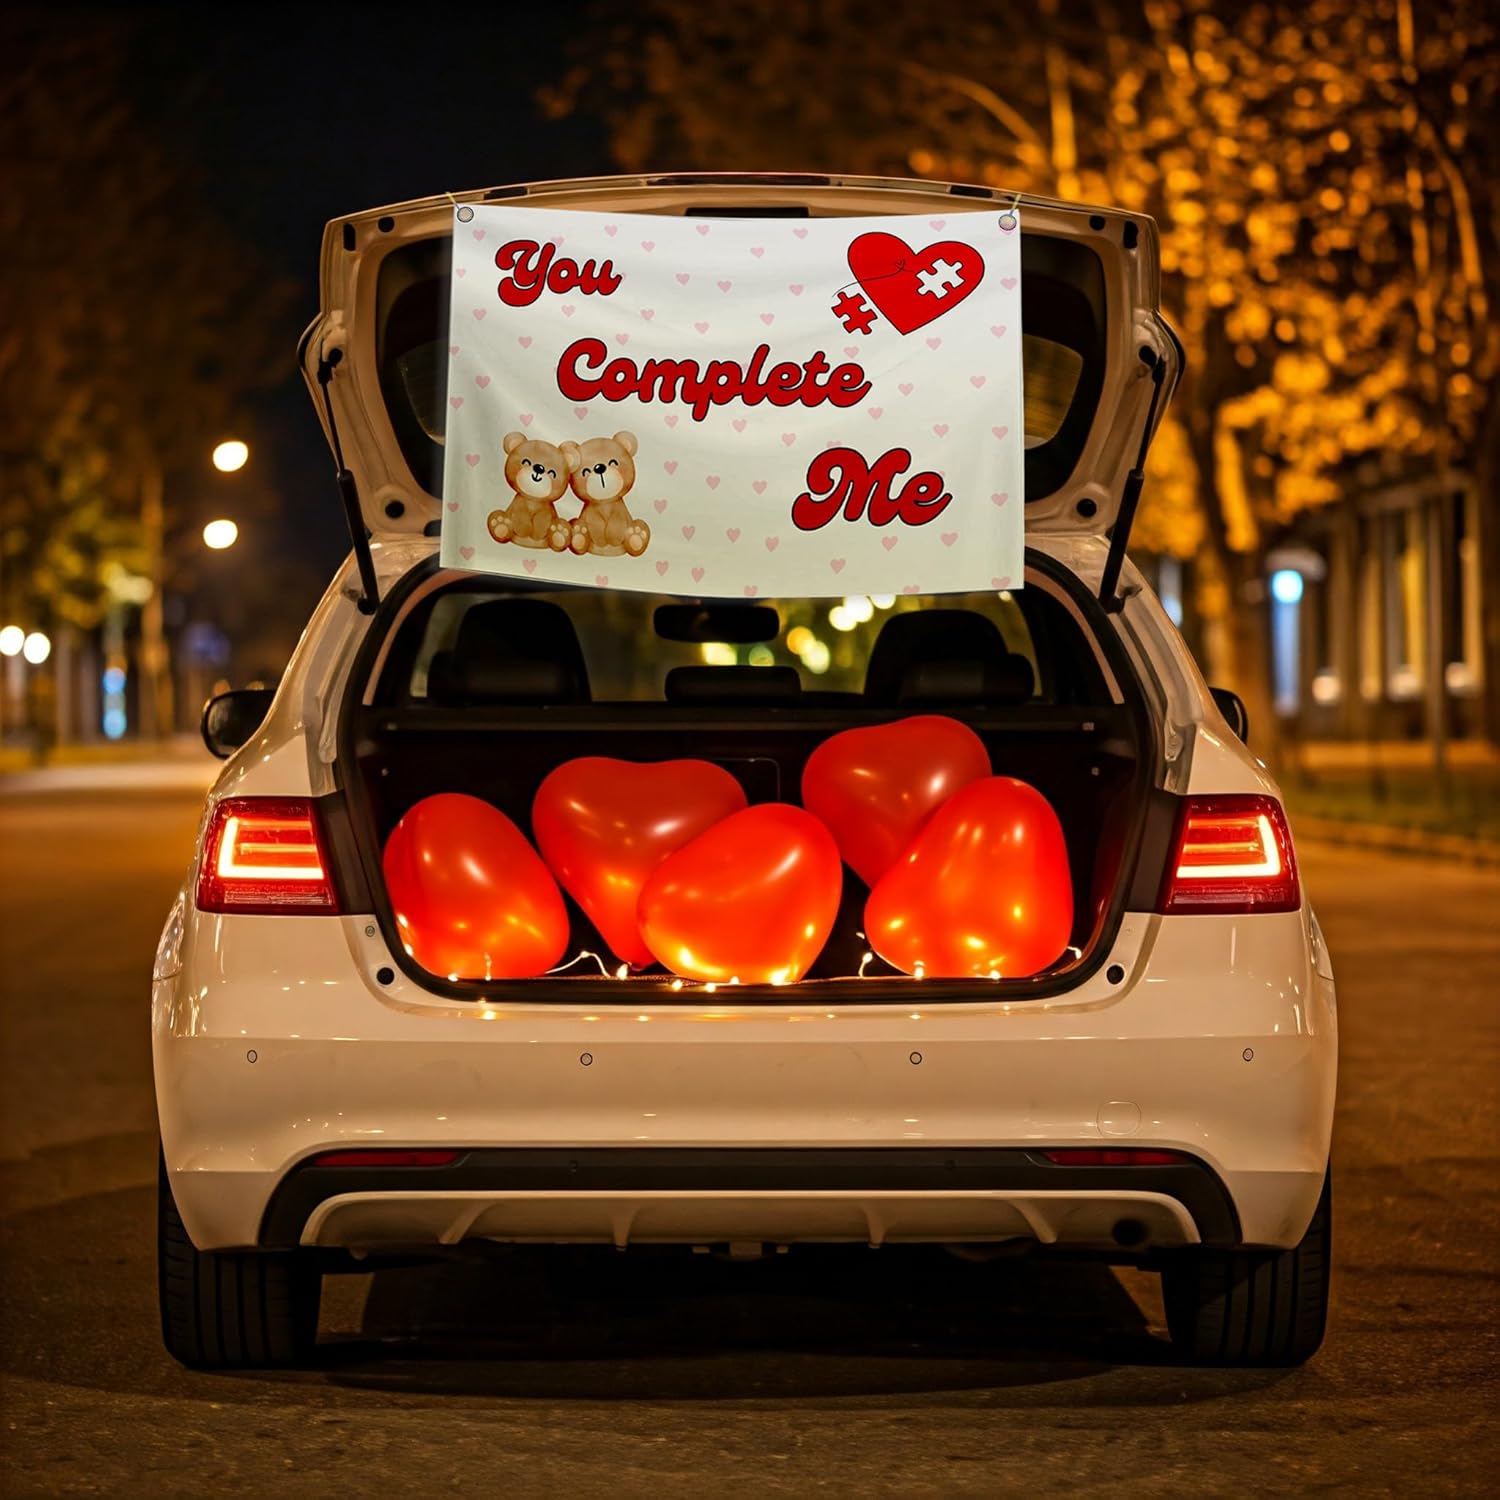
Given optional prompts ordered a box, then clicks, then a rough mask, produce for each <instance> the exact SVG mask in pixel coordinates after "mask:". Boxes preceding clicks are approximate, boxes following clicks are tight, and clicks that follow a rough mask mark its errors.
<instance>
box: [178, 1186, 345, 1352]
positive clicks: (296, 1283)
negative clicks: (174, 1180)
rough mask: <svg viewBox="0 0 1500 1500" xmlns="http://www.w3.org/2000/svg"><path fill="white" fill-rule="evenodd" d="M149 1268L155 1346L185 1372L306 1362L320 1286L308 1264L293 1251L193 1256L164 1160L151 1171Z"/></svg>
mask: <svg viewBox="0 0 1500 1500" xmlns="http://www.w3.org/2000/svg"><path fill="white" fill-rule="evenodd" d="M156 1269H157V1295H158V1297H159V1299H160V1303H161V1336H162V1342H163V1343H165V1344H166V1346H167V1353H169V1354H170V1355H171V1356H172V1357H173V1359H176V1360H179V1361H180V1362H181V1363H182V1364H185V1365H187V1366H188V1367H189V1368H190V1369H194V1370H244V1369H264V1368H268V1367H274V1366H286V1365H297V1364H303V1363H305V1362H306V1361H307V1360H308V1359H309V1358H310V1357H311V1355H312V1352H313V1348H314V1345H315V1344H316V1342H317V1336H318V1297H319V1291H320V1288H321V1283H322V1278H321V1276H320V1275H319V1272H318V1268H317V1265H316V1263H314V1262H312V1261H310V1260H309V1259H308V1257H307V1255H306V1254H305V1253H303V1252H301V1251H297V1250H263V1251H230V1250H199V1249H197V1248H196V1247H195V1246H194V1244H193V1242H192V1240H190V1239H189V1238H188V1233H187V1230H186V1228H185V1227H184V1226H183V1222H182V1218H181V1216H180V1215H179V1214H178V1212H177V1205H176V1203H175V1202H173V1200H172V1185H171V1183H170V1182H169V1181H168V1180H167V1168H166V1163H165V1161H159V1163H158V1169H157V1191H156Z"/></svg>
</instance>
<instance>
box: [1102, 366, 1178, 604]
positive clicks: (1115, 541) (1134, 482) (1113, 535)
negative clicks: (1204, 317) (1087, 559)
mask: <svg viewBox="0 0 1500 1500" xmlns="http://www.w3.org/2000/svg"><path fill="white" fill-rule="evenodd" d="M1141 363H1142V364H1143V365H1145V366H1146V367H1147V368H1148V369H1149V370H1150V371H1151V403H1150V405H1149V406H1147V408H1146V428H1145V431H1144V432H1142V433H1141V451H1140V452H1139V453H1138V454H1137V455H1136V460H1135V467H1134V468H1133V469H1132V470H1131V471H1130V473H1129V474H1127V475H1126V476H1125V488H1124V490H1123V491H1122V492H1121V495H1120V513H1119V515H1117V516H1116V517H1115V524H1114V526H1113V528H1112V529H1111V530H1110V533H1109V554H1108V556H1106V557H1105V559H1104V572H1103V573H1102V574H1101V575H1100V577H1099V602H1100V603H1101V604H1102V605H1103V606H1104V611H1105V613H1106V614H1111V615H1115V614H1119V612H1120V611H1121V610H1122V609H1124V608H1125V595H1124V594H1122V593H1121V592H1120V589H1119V583H1120V569H1121V568H1122V567H1123V566H1124V563H1125V547H1126V544H1127V543H1128V542H1129V541H1130V528H1131V527H1132V526H1133V525H1134V524H1135V508H1136V506H1137V505H1138V504H1139V503H1140V499H1141V485H1142V484H1144V483H1145V480H1146V454H1147V452H1148V451H1149V450H1150V448H1151V438H1152V436H1153V434H1154V432H1155V428H1156V408H1157V407H1158V406H1159V405H1160V404H1161V391H1162V385H1163V383H1164V382H1165V380H1166V377H1167V362H1166V360H1164V359H1163V358H1162V357H1161V355H1159V354H1157V353H1156V351H1155V350H1153V349H1148V348H1145V347H1142V349H1141Z"/></svg>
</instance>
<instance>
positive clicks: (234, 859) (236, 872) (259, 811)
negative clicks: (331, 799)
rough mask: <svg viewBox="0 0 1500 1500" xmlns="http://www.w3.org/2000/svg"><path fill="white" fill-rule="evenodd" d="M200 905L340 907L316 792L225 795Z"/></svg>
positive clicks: (206, 855)
mask: <svg viewBox="0 0 1500 1500" xmlns="http://www.w3.org/2000/svg"><path fill="white" fill-rule="evenodd" d="M197 901H198V910H199V911H229V912H244V913H249V914H258V915H262V916H271V915H279V914H289V915H297V914H304V915H305V914H308V913H313V912H337V911H338V898H337V897H336V896H335V895H334V890H333V880H332V878H331V876H330V875H329V872H328V860H327V857H326V856H325V854H324V852H323V840H322V836H321V835H320V834H319V832H318V819H317V814H316V812H315V810H314V808H313V803H312V799H311V798H309V797H226V798H225V799H224V801H222V802H220V803H219V804H218V806H217V807H215V808H214V812H213V819H212V821H211V822H210V823H209V825H208V836H207V837H206V838H205V839H204V841H203V860H202V863H201V864H200V866H199V868H198V897H197Z"/></svg>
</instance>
